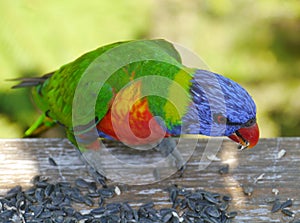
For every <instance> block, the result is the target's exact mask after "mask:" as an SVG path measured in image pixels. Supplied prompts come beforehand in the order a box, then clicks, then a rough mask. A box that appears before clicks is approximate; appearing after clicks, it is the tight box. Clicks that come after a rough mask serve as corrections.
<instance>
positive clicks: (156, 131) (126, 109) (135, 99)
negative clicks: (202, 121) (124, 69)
mask: <svg viewBox="0 0 300 223" xmlns="http://www.w3.org/2000/svg"><path fill="white" fill-rule="evenodd" d="M97 129H98V130H99V131H102V132H103V133H105V134H106V135H109V136H111V137H113V138H114V139H116V140H119V141H121V142H123V143H125V144H129V145H143V144H148V143H152V142H156V141H158V140H160V139H161V138H163V137H166V136H167V134H166V132H165V130H163V128H162V127H161V126H160V125H159V124H158V122H157V121H156V120H155V118H154V116H153V114H152V113H151V111H150V109H149V105H148V101H147V98H146V97H143V96H142V92H141V82H138V81H136V82H134V83H133V84H130V85H129V86H127V87H126V88H123V89H122V90H121V91H120V92H118V94H117V95H116V97H115V98H114V100H113V102H112V105H111V107H110V109H109V110H108V112H107V114H106V115H105V116H104V117H103V119H102V120H101V121H100V122H99V123H98V125H97Z"/></svg>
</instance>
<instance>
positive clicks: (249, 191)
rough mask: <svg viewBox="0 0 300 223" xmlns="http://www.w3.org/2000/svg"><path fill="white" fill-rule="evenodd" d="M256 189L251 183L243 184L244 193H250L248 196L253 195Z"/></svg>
mask: <svg viewBox="0 0 300 223" xmlns="http://www.w3.org/2000/svg"><path fill="white" fill-rule="evenodd" d="M253 191H254V188H253V187H252V186H249V185H244V186H243V192H244V194H246V195H248V196H251V195H252V193H253Z"/></svg>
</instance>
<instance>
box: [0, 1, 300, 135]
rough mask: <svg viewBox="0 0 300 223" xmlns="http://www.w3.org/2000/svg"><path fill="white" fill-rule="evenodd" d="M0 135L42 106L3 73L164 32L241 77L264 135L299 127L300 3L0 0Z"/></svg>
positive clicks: (34, 69)
mask: <svg viewBox="0 0 300 223" xmlns="http://www.w3.org/2000/svg"><path fill="white" fill-rule="evenodd" d="M0 15H1V20H0V27H1V30H0V79H1V89H0V99H1V100H0V115H1V116H0V125H1V128H0V134H1V136H0V137H20V136H22V132H23V131H24V129H25V128H26V127H27V126H28V125H30V123H33V122H34V119H35V118H36V117H37V113H36V112H34V108H33V106H32V105H31V104H30V99H29V98H30V97H29V95H28V93H29V92H28V91H26V90H9V88H10V86H11V85H12V82H8V81H4V80H5V79H10V78H16V77H21V76H28V74H29V75H31V76H36V75H38V74H39V73H40V74H43V73H48V72H51V71H53V70H56V69H58V68H59V67H60V66H61V65H62V64H65V63H68V62H70V61H72V60H74V59H75V58H77V57H78V56H80V55H82V54H83V53H85V52H87V51H90V50H93V49H96V48H97V47H99V46H102V45H104V44H107V43H111V42H116V41H121V40H130V39H139V38H157V37H161V38H165V39H168V40H171V41H174V42H177V43H179V44H181V45H183V46H186V47H188V48H190V49H192V50H194V51H195V52H196V53H197V54H198V55H200V56H202V57H204V59H205V61H206V62H207V63H208V64H209V65H210V66H211V69H212V70H213V71H215V72H218V73H221V74H223V75H225V76H228V77H230V78H232V79H234V80H235V81H237V82H239V83H241V84H242V85H244V86H245V87H246V88H247V90H248V91H249V92H250V93H251V95H252V96H253V97H254V100H255V101H256V102H257V106H258V122H259V124H260V127H261V130H262V136H264V137H270V136H296V135H299V132H300V116H299V112H300V102H299V101H300V100H299V96H300V87H299V86H300V78H299V76H300V75H299V74H300V58H299V57H300V41H299V36H300V26H299V24H300V4H299V1H298V0H291V1H281V0H273V1H251V0H235V1H232V0H223V1H215V0H212V1H210V0H202V1H198V0H191V1H182V0H164V1H157V0H145V1H139V0H130V1H129V0H115V1H96V0H92V1H85V2H82V1H79V0H75V1H72V2H70V1H26V0H20V1H10V0H2V1H0Z"/></svg>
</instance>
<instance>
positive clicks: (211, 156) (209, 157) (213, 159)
mask: <svg viewBox="0 0 300 223" xmlns="http://www.w3.org/2000/svg"><path fill="white" fill-rule="evenodd" d="M206 157H207V159H208V160H210V161H221V159H220V158H219V157H217V156H216V155H215V154H213V153H209V154H206Z"/></svg>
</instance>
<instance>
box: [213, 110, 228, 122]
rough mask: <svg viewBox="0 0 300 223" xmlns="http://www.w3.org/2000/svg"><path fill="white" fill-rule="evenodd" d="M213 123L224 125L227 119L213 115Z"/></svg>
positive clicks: (219, 115)
mask: <svg viewBox="0 0 300 223" xmlns="http://www.w3.org/2000/svg"><path fill="white" fill-rule="evenodd" d="M213 118H214V121H215V122H216V123H218V124H226V122H227V118H226V117H225V116H224V115H222V114H221V113H217V114H214V117H213Z"/></svg>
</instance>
